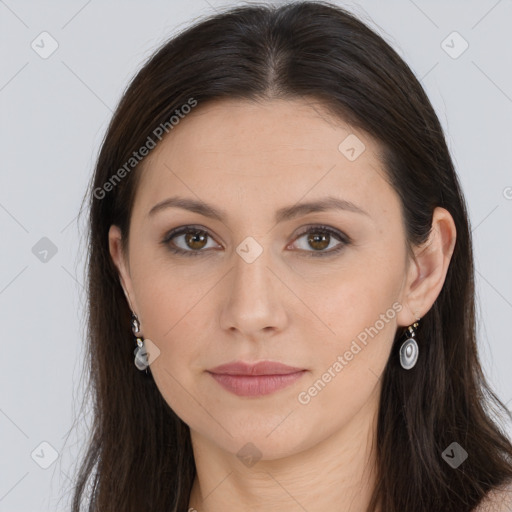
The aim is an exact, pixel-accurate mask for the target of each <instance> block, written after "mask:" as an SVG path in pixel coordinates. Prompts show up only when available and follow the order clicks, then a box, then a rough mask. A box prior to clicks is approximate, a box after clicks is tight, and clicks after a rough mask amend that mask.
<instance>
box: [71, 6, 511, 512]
mask: <svg viewBox="0 0 512 512" xmlns="http://www.w3.org/2000/svg"><path fill="white" fill-rule="evenodd" d="M191 98H193V101H196V102H197V104H198V105H199V107H198V108H200V106H201V105H203V104H205V103H206V102H208V101H211V100H217V99H222V98H226V99H234V98H237V99H247V100H254V99H257V100H266V99H273V98H280V99H285V100H286V99H297V98H312V99H315V100H317V101H320V102H322V104H323V105H325V107H326V108H327V109H328V110H329V111H330V112H332V113H333V114H334V115H336V116H338V117H340V118H341V119H343V120H344V121H346V122H348V123H349V124H351V125H352V126H354V127H357V128H360V129H362V130H364V131H365V132H367V133H368V134H370V135H371V136H373V137H374V138H375V139H376V140H377V141H378V142H379V143H380V144H381V145H382V147H383V153H382V165H383V168H384V169H385V170H386V172H387V175H388V177H389V180H390V183H391V184H392V185H393V187H394V188H395V190H396V192H397V193H398V195H399V197H400V199H401V205H402V212H403V218H404V223H405V227H406V235H407V239H408V243H409V244H410V246H412V245H413V244H421V243H423V242H424V241H425V240H426V239H427V237H428V235H429V231H430V228H431V221H432V214H433V210H434V208H435V207H436V206H441V207H443V208H445V209H447V210H448V211H449V212H450V214H451V215H452V217H453V219H454V222H455V226H456V229H457V241H456V246H455V249H454V253H453V256H452V261H451V263H450V266H449V269H448V273H447V276H446V281H445V283H444V286H443V288H442V291H441V292H440V294H439V296H438V298H437V300H436V301H435V303H434V305H433V307H432V308H431V309H430V311H429V312H428V313H427V314H426V315H425V316H424V317H423V319H422V321H421V324H420V328H419V331H418V338H419V339H420V340H421V345H420V348H421V357H420V358H419V360H418V363H417V365H416V367H415V368H414V369H413V370H411V371H403V370H402V368H401V367H400V364H399V362H398V360H397V357H396V354H397V351H398V350H397V344H398V343H399V342H400V337H401V336H400V335H401V334H402V333H397V334H396V337H395V340H394V345H393V348H392V352H391V353H392V356H391V357H390V359H389V361H388V363H387V366H386V369H385V371H384V374H383V376H382V395H381V401H380V407H379V416H378V435H377V452H378V453H377V456H378V482H377V486H376V488H375V490H374V494H373V497H372V501H371V504H370V506H369V508H368V512H372V511H374V510H376V508H377V507H378V506H380V507H381V510H382V512H392V511H400V512H403V511H414V512H434V511H435V512H438V511H439V510H443V512H450V511H451V512H464V511H467V512H469V511H470V510H472V509H473V508H474V507H475V506H476V505H477V504H478V503H479V502H480V501H481V500H482V498H483V496H484V495H485V494H486V493H487V492H488V491H489V490H491V489H492V488H495V487H496V486H499V485H501V484H502V483H504V482H506V481H508V480H509V479H511V478H512V445H511V442H510V440H509V439H508V438H507V437H506V435H505V433H504V430H503V428H502V427H501V426H500V423H499V421H500V420H499V415H500V414H502V413H506V414H507V415H508V417H511V416H510V413H509V411H507V409H506V408H505V406H504V405H503V403H502V402H501V401H500V400H499V399H498V397H497V396H496V395H495V394H494V393H493V391H492V390H491V389H490V387H489V385H488V383H487V382H486V380H485V377H484V375H483V372H482V369H481V365H480V362H479V358H478V353H477V345H476V335H475V289H474V269H473V253H472V241H471V231H470V229H469V221H468V215H467V211H466V206H465V202H464V198H463V195H462V192H461V189H460V185H459V182H458V179H457V176H456V173H455V170H454V166H453V163H452V159H451V156H450V153H449V150H448V148H447V145H446V143H445V138H444V135H443V131H442V128H441V126H440V123H439V120H438V118H437V116H436V114H435V112H434V109H433V107H432V105H431V103H430V102H429V100H428V98H427V96H426V94H425V92H424V90H423V88H422V87H421V85H420V83H419V82H418V80H417V79H416V77H415V76H414V74H413V73H412V71H411V70H410V68H409V67H408V66H407V65H406V64H405V63H404V61H403V60H402V59H401V58H400V57H399V56H398V54H397V53H396V52H395V51H394V50H393V49H392V48H391V46H390V45H389V44H387V43H386V42H385V41H384V40H383V39H382V38H381V37H380V36H379V35H377V34H376V33H374V32H373V31H372V30H370V29H369V28H368V27H367V26H366V25H365V24H363V23H362V22H361V21H359V20H358V19H357V18H356V17H354V16H353V15H351V14H350V13H349V12H347V11H345V10H344V9H342V8H340V7H338V6H335V5H333V4H330V3H327V2H316V1H315V2H295V3H291V4H286V5H282V6H272V5H264V4H259V5H249V6H237V7H234V8H231V9H229V10H226V11H224V12H221V13H218V14H215V15H213V16H211V17H209V18H204V19H202V20H199V21H197V22H196V23H195V24H194V25H193V26H190V27H189V28H187V29H185V30H183V31H182V32H181V33H180V34H178V35H176V36H175V37H173V38H172V39H171V40H169V41H168V42H167V43H166V44H165V45H164V46H163V47H161V48H160V49H159V50H158V51H157V52H156V53H155V54H154V55H153V56H152V57H151V58H150V59H149V60H148V62H147V63H146V64H145V65H144V66H143V67H142V69H141V70H140V71H139V72H138V73H137V75H136V76H135V78H134V79H133V81H132V82H131V84H130V85H129V87H128V88H127V90H126V92H125V93H124V95H123V97H122V99H121V101H120V103H119V105H118V107H117V110H116V112H115V114H114V116H113V119H112V121H111V123H110V125H109V128H108V130H107V133H106V135H105V138H104V141H103V143H102V147H101V150H100V153H99V157H98V160H97V165H96V169H95V172H94V176H93V179H92V181H91V185H90V189H89V190H88V193H87V196H86V199H87V205H88V206H89V208H90V217H89V240H88V242H89V247H88V249H89V252H88V261H87V272H88V283H87V284H88V306H89V307H88V327H89V332H88V338H87V341H88V366H87V367H86V370H87V371H88V374H89V386H88V393H87V394H86V395H85V399H87V396H88V395H89V394H90V396H91V399H92V401H93V404H94V408H93V414H94V417H93V425H92V431H91V433H90V439H89V440H88V444H87V453H86V455H85V456H84V458H83V460H81V465H80V468H79V472H78V474H77V480H76V482H77V485H76V487H75V490H74V496H73V504H72V506H73V511H74V512H78V511H79V510H80V507H81V503H82V501H84V500H87V503H88V510H89V511H98V512H107V511H114V510H115V511H116V512H118V511H120V510H122V511H123V512H129V511H134V512H135V511H137V512H140V511H164V510H165V511H169V512H170V511H174V512H184V511H186V510H187V508H188V500H189V494H190V490H191V486H192V483H193V480H194V476H195V465H194V457H193V453H192V448H191V443H190V433H189V428H188V426H187V425H186V424H185V423H184V422H182V421H181V419H180V418H178V417H177V416H176V414H175V413H174V412H173V411H172V410H171V408H170V407H169V406H168V404H167V403H166V402H165V400H164V399H163V398H162V396H161V393H160V392H159V390H158V388H157V386H156V384H155V382H154V380H153V378H152V377H151V375H150V374H149V376H147V375H145V374H144V373H142V372H140V371H139V370H137V369H136V368H135V365H134V354H133V349H134V348H135V345H134V341H133V336H132V332H131V328H130V319H131V316H130V315H131V311H130V309H129V306H128V304H127V302H126V300H125V296H124V294H123V291H122V288H121V286H120V282H119V276H118V272H117V270H116V268H115V266H114V264H113V262H112V260H111V257H110V254H109V248H108V230H109V227H110V226H111V225H112V224H116V225H118V226H119V227H120V229H121V232H122V236H123V240H124V242H125V247H126V242H127V240H128V234H129V227H130V216H131V209H132V204H133V199H134V195H135V192H136V189H137V177H138V176H139V174H140V169H141V166H142V165H144V160H142V161H141V163H140V164H138V163H137V162H133V161H132V160H131V158H133V153H134V152H137V151H138V150H139V148H141V147H142V146H144V145H147V144H148V137H150V138H151V139H152V140H153V141H154V142H156V143H158V142H159V140H160V138H159V137H157V136H156V135H155V131H156V130H157V128H158V127H164V129H165V133H167V132H171V130H172V129H175V130H179V124H177V125H173V124H172V123H171V122H170V121H169V120H170V119H171V117H172V116H173V115H175V112H176V110H178V111H179V112H183V110H182V107H183V105H186V104H189V105H190V100H191ZM190 115H194V114H193V112H192V113H191V114H190ZM160 132H162V128H160V131H156V133H160ZM162 133H163V132H162ZM127 163H129V165H128V166H127ZM123 168H124V170H125V172H119V170H120V169H123ZM107 183H109V184H110V185H109V186H106V184H107ZM453 442H456V443H458V444H459V445H460V446H461V447H463V448H464V450H465V451H466V452H467V453H468V455H469V456H468V458H467V460H466V461H465V462H464V463H463V464H462V465H460V466H459V467H457V468H453V467H451V466H450V465H449V464H448V463H447V462H446V461H445V460H444V459H443V457H442V453H443V451H444V450H445V449H446V448H447V447H448V446H449V445H451V444H452V443H453ZM88 484H89V485H88ZM86 491H88V492H86Z"/></svg>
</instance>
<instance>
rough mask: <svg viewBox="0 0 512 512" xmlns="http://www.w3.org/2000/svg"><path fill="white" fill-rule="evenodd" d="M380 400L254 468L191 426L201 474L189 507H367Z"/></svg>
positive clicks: (349, 511)
mask: <svg viewBox="0 0 512 512" xmlns="http://www.w3.org/2000/svg"><path fill="white" fill-rule="evenodd" d="M376 404H378V399H377V397H375V400H370V401H369V402H367V403H366V404H365V406H363V408H362V409H361V410H360V411H359V412H358V413H357V415H356V416H354V417H353V418H351V421H350V423H348V424H346V425H345V426H344V427H343V428H342V429H340V430H339V431H337V432H335V433H334V434H332V435H331V436H329V437H327V438H325V439H323V440H322V441H321V442H320V443H318V444H316V445H315V446H312V447H310V448H308V449H307V450H303V451H300V452H297V453H295V454H293V455H291V456H289V457H286V458H281V459H274V460H268V459H267V460H263V459H262V460H260V461H258V462H257V463H256V464H255V465H254V466H252V467H250V468H247V467H245V466H244V465H243V464H241V463H240V461H239V460H238V459H237V457H236V456H234V455H233V454H231V453H228V452H226V451H225V450H223V449H222V448H220V447H219V446H218V445H216V444H214V443H213V442H212V441H211V440H210V439H207V438H206V437H204V436H202V435H201V434H199V433H198V432H197V431H193V430H192V429H191V440H192V446H193V450H194V457H195V463H196V478H195V480H194V484H193V487H192V491H191V494H190V504H189V507H190V508H189V510H190V509H192V510H191V512H193V511H194V510H197V512H221V511H225V510H233V509H238V510H250V511H253V512H257V511H265V512H274V511H279V512H282V510H283V509H284V510H292V511H295V510H296V511H302V512H303V511H304V510H307V511H308V512H315V511H319V512H320V511H325V510H342V511H345V512H356V511H357V512H361V511H364V510H366V509H367V507H368V505H369V503H370V499H371V494H372V491H373V488H374V486H375V482H376V476H377V475H376V471H375V467H376V466H375V463H376V459H375V446H376V442H375V441H376V426H377V421H376V417H377V410H378V408H377V407H376ZM283 507H284V508H283Z"/></svg>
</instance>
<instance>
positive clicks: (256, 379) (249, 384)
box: [208, 361, 307, 397]
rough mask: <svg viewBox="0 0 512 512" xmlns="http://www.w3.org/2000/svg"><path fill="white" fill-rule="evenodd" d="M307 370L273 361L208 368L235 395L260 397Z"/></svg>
mask: <svg viewBox="0 0 512 512" xmlns="http://www.w3.org/2000/svg"><path fill="white" fill-rule="evenodd" d="M306 371H307V370H305V369H303V368H297V367H294V366H288V365H285V364H282V363H276V362H273V361H260V362H258V363H245V362H243V361H237V362H235V363H228V364H223V365H220V366H216V367H215V368H212V369H211V370H208V373H209V374H210V375H211V376H212V377H213V379H214V380H215V381H216V382H217V383H218V384H220V386H222V388H224V389H225V390H227V391H229V392H231V393H233V394H235V395H238V396H246V397H258V396H262V395H268V394H270V393H274V392H275V391H278V390H280V389H283V388H285V387H287V386H290V385H291V384H293V383H294V382H296V381H297V380H298V379H300V378H301V377H302V376H303V375H304V374H305V373H306Z"/></svg>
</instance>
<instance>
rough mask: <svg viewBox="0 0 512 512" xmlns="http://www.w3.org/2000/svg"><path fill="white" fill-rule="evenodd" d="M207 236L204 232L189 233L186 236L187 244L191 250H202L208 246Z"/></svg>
mask: <svg viewBox="0 0 512 512" xmlns="http://www.w3.org/2000/svg"><path fill="white" fill-rule="evenodd" d="M207 236H208V235H205V233H204V232H203V231H194V232H189V233H187V234H186V235H185V243H186V244H187V246H188V247H190V248H191V249H195V250H196V249H202V248H203V247H204V246H205V245H206V239H207Z"/></svg>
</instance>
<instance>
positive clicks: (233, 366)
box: [208, 361, 304, 376]
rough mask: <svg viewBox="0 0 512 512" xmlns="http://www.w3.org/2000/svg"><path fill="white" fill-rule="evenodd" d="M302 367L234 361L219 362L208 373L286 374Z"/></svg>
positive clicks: (298, 370)
mask: <svg viewBox="0 0 512 512" xmlns="http://www.w3.org/2000/svg"><path fill="white" fill-rule="evenodd" d="M303 370H304V368H296V367H294V366H288V365H286V364H282V363H276V362H274V361H260V362H258V363H245V362H244V361H237V362H235V363H228V364H221V365H220V366H216V367H215V368H212V369H211V370H208V371H209V372H210V373H216V374H220V375H251V376H254V375H288V374H290V373H296V372H300V371H303Z"/></svg>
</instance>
